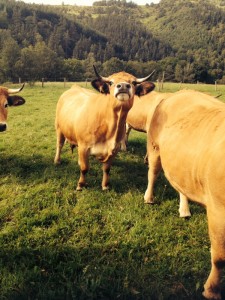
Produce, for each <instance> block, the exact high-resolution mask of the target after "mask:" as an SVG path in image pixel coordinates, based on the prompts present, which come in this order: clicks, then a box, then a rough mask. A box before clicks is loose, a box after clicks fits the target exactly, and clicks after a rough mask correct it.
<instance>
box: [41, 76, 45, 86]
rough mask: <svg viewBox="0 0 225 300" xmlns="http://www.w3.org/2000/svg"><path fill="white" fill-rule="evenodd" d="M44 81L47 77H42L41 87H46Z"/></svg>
mask: <svg viewBox="0 0 225 300" xmlns="http://www.w3.org/2000/svg"><path fill="white" fill-rule="evenodd" d="M44 81H45V79H44V78H41V87H44Z"/></svg>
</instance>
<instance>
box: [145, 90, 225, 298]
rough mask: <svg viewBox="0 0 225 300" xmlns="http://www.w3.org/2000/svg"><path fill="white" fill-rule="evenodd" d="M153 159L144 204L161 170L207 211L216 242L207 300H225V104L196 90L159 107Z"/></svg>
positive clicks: (149, 140)
mask: <svg viewBox="0 0 225 300" xmlns="http://www.w3.org/2000/svg"><path fill="white" fill-rule="evenodd" d="M147 148H148V158H149V171H148V187H147V190H146V192H145V196H144V199H145V201H151V199H152V198H153V185H154V182H155V180H156V177H157V175H158V173H159V172H160V170H161V169H163V171H164V173H165V176H166V177H167V179H168V180H169V182H170V183H171V185H172V186H173V187H174V188H175V189H176V190H177V191H178V192H179V193H180V194H181V197H183V198H184V199H186V200H187V198H189V199H192V200H193V201H196V202H198V203H200V204H202V205H204V206H205V207H206V211H207V217H208V229H209V236H210V240H211V263H212V268H211V272H210V275H209V277H208V279H207V281H206V283H205V285H204V293H203V295H204V296H205V297H206V298H207V299H221V293H220V279H221V272H222V269H223V268H224V266H225V160H224V156H225V104H224V103H222V102H220V101H219V100H216V99H215V98H213V97H211V96H208V95H205V94H203V93H200V92H196V91H181V92H177V93H175V94H174V95H173V96H171V97H170V98H168V99H167V100H163V101H161V102H160V104H159V105H158V106H157V108H156V110H155V113H154V115H153V118H152V122H151V125H150V130H149V132H148V137H147Z"/></svg>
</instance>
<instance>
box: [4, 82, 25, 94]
mask: <svg viewBox="0 0 225 300" xmlns="http://www.w3.org/2000/svg"><path fill="white" fill-rule="evenodd" d="M24 85H25V83H24V84H23V85H22V86H21V87H20V88H18V89H8V93H9V94H17V93H19V92H20V91H22V89H23V88H24Z"/></svg>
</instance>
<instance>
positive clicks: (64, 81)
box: [64, 77, 66, 88]
mask: <svg viewBox="0 0 225 300" xmlns="http://www.w3.org/2000/svg"><path fill="white" fill-rule="evenodd" d="M65 87H66V77H64V88H65Z"/></svg>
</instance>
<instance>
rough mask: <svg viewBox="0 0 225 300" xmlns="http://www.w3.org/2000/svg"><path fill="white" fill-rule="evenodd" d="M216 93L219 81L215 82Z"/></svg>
mask: <svg viewBox="0 0 225 300" xmlns="http://www.w3.org/2000/svg"><path fill="white" fill-rule="evenodd" d="M215 91H216V92H217V81H215Z"/></svg>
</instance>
